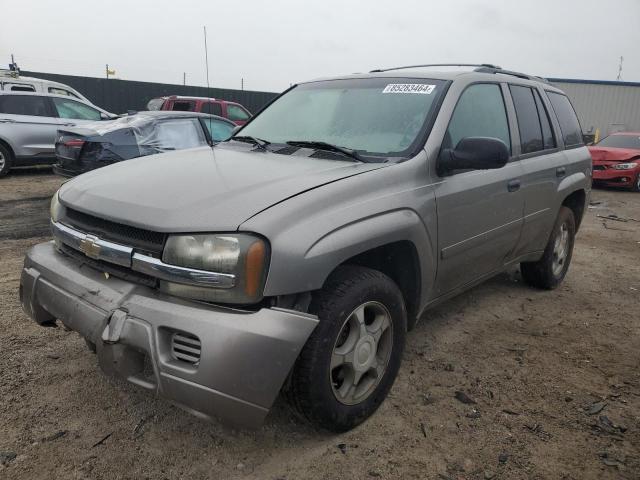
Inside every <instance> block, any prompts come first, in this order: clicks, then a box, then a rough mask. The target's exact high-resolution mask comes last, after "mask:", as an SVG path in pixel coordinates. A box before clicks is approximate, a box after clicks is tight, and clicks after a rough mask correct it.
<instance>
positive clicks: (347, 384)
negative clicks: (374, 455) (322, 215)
mask: <svg viewBox="0 0 640 480" xmlns="http://www.w3.org/2000/svg"><path fill="white" fill-rule="evenodd" d="M309 310H310V312H311V313H313V314H316V315H318V317H319V319H320V322H319V323H318V326H317V327H316V329H315V330H314V332H313V333H312V334H311V336H310V337H309V340H308V341H307V343H306V344H305V346H304V348H303V349H302V352H301V353H300V356H299V357H298V360H297V361H296V364H295V365H294V368H293V371H292V376H291V381H290V384H289V388H288V391H287V397H288V399H289V401H290V403H292V405H293V407H294V408H295V409H296V410H297V411H298V413H300V415H301V416H302V417H303V418H305V419H306V420H307V421H309V422H310V423H312V424H314V425H316V426H319V427H321V428H324V429H326V430H330V431H332V432H345V431H347V430H350V429H352V428H354V427H355V426H357V425H359V424H360V423H362V422H364V421H365V420H366V419H367V418H368V417H370V416H371V415H372V414H373V413H374V412H375V411H376V410H377V408H378V407H379V406H380V404H381V403H382V402H383V401H384V399H385V398H386V396H387V394H388V393H389V390H390V389H391V387H392V385H393V382H394V380H395V378H396V376H397V374H398V369H399V368H400V363H401V360H402V352H403V350H404V344H405V337H406V332H407V312H406V308H405V304H404V300H403V297H402V294H401V292H400V289H399V288H398V286H397V285H396V284H395V283H394V282H393V281H392V280H391V279H390V278H389V277H387V276H386V275H384V274H383V273H381V272H378V271H377V270H372V269H370V268H365V267H358V266H343V267H339V268H338V269H336V271H335V272H334V273H333V274H332V275H331V276H330V277H329V278H328V279H327V281H326V282H325V285H324V287H323V288H322V290H319V291H318V292H316V293H315V294H314V295H313V298H312V300H311V304H310V307H309ZM385 318H387V319H388V321H387V320H385ZM360 319H361V320H362V321H360ZM387 324H388V325H387ZM385 325H386V327H385ZM363 328H364V330H363ZM372 332H374V333H372ZM376 336H377V337H378V339H377V340H375V337H376ZM347 351H350V352H351V355H350V354H349V353H346V354H345V355H344V356H342V355H341V354H342V353H344V352H347ZM356 352H357V355H356ZM372 352H373V353H372ZM334 353H335V355H334ZM340 358H342V360H340V361H337V362H336V359H340ZM348 358H351V363H349V361H348V360H347V359H348ZM332 361H334V362H335V363H340V362H342V361H344V363H342V364H341V365H339V366H334V367H333V368H332V367H331V365H332ZM383 365H384V366H383ZM360 375H361V376H360ZM357 376H360V378H359V380H356V378H357Z"/></svg>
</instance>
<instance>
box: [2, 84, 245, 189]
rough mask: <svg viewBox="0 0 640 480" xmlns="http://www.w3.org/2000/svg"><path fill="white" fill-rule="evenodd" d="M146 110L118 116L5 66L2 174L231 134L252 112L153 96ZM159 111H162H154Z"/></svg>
mask: <svg viewBox="0 0 640 480" xmlns="http://www.w3.org/2000/svg"><path fill="white" fill-rule="evenodd" d="M148 108H149V110H150V111H149V112H139V113H136V114H127V115H120V116H119V115H114V114H112V113H109V112H107V111H106V110H103V109H101V108H99V107H97V106H95V105H93V104H92V103H91V102H90V101H89V100H87V99H86V98H85V97H84V96H82V95H81V94H80V93H79V92H77V91H76V90H74V89H73V88H71V87H69V86H68V85H64V84H61V83H57V82H51V81H48V80H41V79H36V78H30V77H19V76H16V75H15V74H13V73H3V72H0V177H2V176H4V175H6V174H7V173H8V172H9V170H10V169H11V168H12V167H19V166H29V165H37V164H52V163H56V166H55V168H54V171H55V172H56V173H58V174H61V175H67V176H69V175H77V174H79V173H82V172H84V171H87V170H92V169H95V168H99V167H101V166H105V165H108V164H110V163H114V162H119V161H122V160H128V159H131V158H135V157H140V156H146V155H150V154H155V153H161V152H165V151H169V150H180V149H184V148H192V147H197V146H201V145H205V144H213V143H215V142H219V141H222V140H226V139H227V138H229V137H230V136H231V134H232V132H233V130H234V128H236V127H237V126H241V125H244V124H245V123H246V122H247V121H248V120H249V119H250V118H251V113H250V112H249V111H248V110H247V109H246V108H244V107H243V106H242V105H240V104H239V103H235V102H228V101H225V100H221V99H215V98H202V97H182V96H175V95H174V96H169V97H161V98H156V99H153V100H151V101H150V102H149V104H148ZM156 110H157V111H156Z"/></svg>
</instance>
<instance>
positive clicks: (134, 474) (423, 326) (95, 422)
mask: <svg viewBox="0 0 640 480" xmlns="http://www.w3.org/2000/svg"><path fill="white" fill-rule="evenodd" d="M61 183H62V181H61V179H59V178H57V177H55V176H53V175H51V174H50V172H49V171H47V170H43V171H40V170H38V171H35V170H27V171H22V172H17V173H12V174H11V175H10V176H9V177H6V178H3V179H0V306H1V310H0V352H1V353H0V419H1V421H0V478H7V479H9V478H11V479H16V480H18V479H40V478H42V479H47V480H48V479H51V478H60V479H63V478H64V479H66V478H73V479H85V478H86V479H116V478H118V479H120V478H152V479H165V478H166V479H177V478H189V479H191V480H197V479H201V478H211V479H218V478H226V479H235V478H259V479H301V478H309V479H334V478H348V479H366V478H383V479H391V478H403V479H404V478H406V479H412V478H416V479H452V480H453V479H490V478H496V479H498V478H499V479H520V478H523V479H524V478H526V479H538V478H540V479H542V478H544V479H547V478H548V479H576V480H578V479H579V480H583V479H619V478H623V479H638V478H640V374H639V364H640V327H639V321H640V318H639V316H638V312H639V311H640V308H639V307H640V301H639V298H640V262H639V260H640V223H639V222H634V221H628V222H621V221H614V220H603V219H602V218H599V217H598V215H604V216H606V215H609V214H616V215H618V216H620V217H635V218H636V219H639V220H640V194H633V193H630V192H622V191H614V190H595V191H594V192H593V195H592V201H593V202H594V203H597V204H596V205H594V206H593V207H592V208H590V209H589V211H588V212H587V214H586V217H585V220H584V224H583V226H582V229H581V231H580V233H579V236H578V240H577V244H576V250H575V252H574V257H573V264H572V267H571V269H570V271H569V274H568V276H567V278H566V280H565V282H564V284H563V285H562V286H561V287H560V288H559V289H557V290H555V291H552V292H546V291H536V290H532V289H530V288H527V287H526V286H524V285H523V284H522V282H521V279H520V277H519V274H518V273H517V271H516V270H515V269H514V270H513V271H510V272H507V273H505V274H502V275H500V276H498V277H496V278H494V279H493V280H491V281H489V282H487V283H485V284H484V285H482V286H480V287H477V288H475V289H473V290H471V291H470V292H467V293H465V294H463V295H461V296H459V297H458V298H456V299H454V300H452V301H449V302H447V303H446V304H443V305H441V306H439V307H438V308H437V309H435V310H432V311H430V312H428V313H427V314H426V315H425V317H424V318H423V319H422V320H421V322H420V323H419V324H418V326H417V327H416V329H415V330H414V331H413V332H411V333H410V334H409V337H408V345H407V349H406V352H405V356H404V360H403V366H402V368H401V372H400V375H399V378H398V380H397V381H396V383H395V386H394V388H393V390H392V392H391V396H390V398H388V400H387V401H386V402H385V403H384V404H383V405H382V407H381V408H380V409H379V411H378V412H377V413H376V414H375V415H374V416H373V417H372V418H371V419H370V420H369V421H367V422H366V423H365V424H363V425H362V426H360V427H358V428H357V429H355V430H354V431H352V432H349V433H346V434H343V435H330V434H327V433H325V432H318V431H314V430H313V429H311V428H310V427H309V426H307V425H305V424H303V423H301V422H299V421H298V420H296V419H295V418H294V417H293V415H292V414H291V412H290V410H289V409H288V407H287V405H286V404H285V403H284V402H283V401H280V400H279V401H278V402H277V404H276V406H275V409H274V411H273V413H272V414H271V415H270V416H269V418H268V421H267V424H266V425H265V426H264V427H263V428H262V429H261V430H258V431H235V430H231V429H229V428H227V427H224V426H221V425H219V424H216V423H205V422H203V421H201V420H198V419H196V418H194V417H193V416H191V415H189V414H187V413H184V412H182V411H181V410H179V409H176V408H175V407H173V406H171V405H169V404H168V403H166V402H164V401H162V400H158V399H155V398H153V397H152V396H150V395H148V394H147V393H145V392H142V391H140V390H138V389H136V388H135V387H133V386H129V385H127V384H124V383H123V382H120V381H116V380H112V379H109V378H107V377H105V376H104V375H103V374H102V373H101V372H100V370H99V369H98V367H97V365H96V359H95V356H94V355H93V354H92V353H90V352H89V351H88V350H87V348H86V347H85V344H84V342H83V341H82V339H81V338H79V337H78V335H77V334H75V333H73V332H69V331H65V330H64V329H63V328H48V329H45V328H41V327H38V326H37V325H35V324H34V323H33V322H31V321H30V320H28V319H27V317H26V316H25V315H24V314H23V312H22V310H21V308H20V305H19V302H18V285H19V277H20V269H21V264H22V259H23V256H24V254H25V251H26V250H27V249H28V248H29V247H30V246H31V245H33V244H35V243H38V242H41V241H43V240H46V239H47V235H48V234H47V217H48V198H49V197H50V196H51V194H52V193H53V192H54V191H55V189H56V188H57V187H58V186H59V185H60V184H61ZM598 202H599V203H598ZM456 392H464V393H465V394H466V396H467V397H468V398H469V399H470V400H471V401H473V402H475V403H463V402H461V401H460V400H459V399H457V398H456V396H455V395H456Z"/></svg>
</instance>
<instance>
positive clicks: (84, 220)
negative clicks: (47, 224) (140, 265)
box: [62, 207, 166, 257]
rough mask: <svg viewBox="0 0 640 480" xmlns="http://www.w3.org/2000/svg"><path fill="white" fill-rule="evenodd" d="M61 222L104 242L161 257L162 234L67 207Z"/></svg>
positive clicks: (164, 237) (163, 238)
mask: <svg viewBox="0 0 640 480" xmlns="http://www.w3.org/2000/svg"><path fill="white" fill-rule="evenodd" d="M62 221H63V223H66V224H68V225H69V226H71V227H75V228H77V229H79V230H80V231H82V232H84V233H90V234H93V235H97V236H99V237H100V238H104V239H105V240H111V241H113V242H117V243H121V244H123V245H129V246H131V247H134V248H136V249H137V250H142V251H144V252H148V253H151V254H153V256H155V257H160V256H161V255H162V248H163V246H164V242H165V240H166V235H165V234H164V233H160V232H153V231H151V230H145V229H142V228H138V227H132V226H130V225H125V224H123V223H117V222H112V221H111V220H105V219H104V218H99V217H94V216H93V215H89V214H87V213H84V212H80V211H79V210H74V209H73V208H68V207H67V209H66V211H65V214H64V219H63V220H62Z"/></svg>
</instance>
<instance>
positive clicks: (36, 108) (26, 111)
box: [0, 95, 51, 117]
mask: <svg viewBox="0 0 640 480" xmlns="http://www.w3.org/2000/svg"><path fill="white" fill-rule="evenodd" d="M0 113H7V114H12V115H31V116H34V117H50V116H51V114H50V113H49V109H48V108H47V100H46V98H45V97H38V96H35V95H28V96H27V95H2V96H0Z"/></svg>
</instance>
